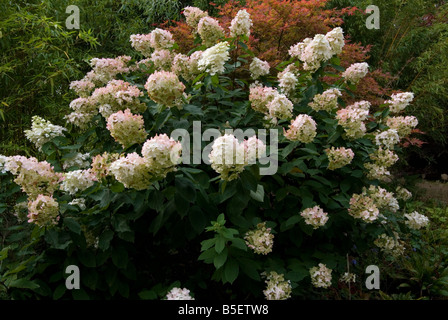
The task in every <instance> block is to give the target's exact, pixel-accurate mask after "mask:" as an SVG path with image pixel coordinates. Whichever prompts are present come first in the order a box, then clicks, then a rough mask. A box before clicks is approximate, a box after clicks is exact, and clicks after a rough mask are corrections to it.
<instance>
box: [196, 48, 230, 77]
mask: <svg viewBox="0 0 448 320" xmlns="http://www.w3.org/2000/svg"><path fill="white" fill-rule="evenodd" d="M229 48H230V46H229V43H228V42H226V41H224V42H219V43H218V44H216V45H214V46H213V47H210V48H208V49H207V50H205V51H204V52H203V53H202V57H201V58H200V59H199V61H198V69H199V70H201V71H206V72H208V73H210V75H212V76H213V75H215V74H221V73H223V72H224V71H225V68H224V65H225V63H226V61H228V60H229V59H230V56H229Z"/></svg>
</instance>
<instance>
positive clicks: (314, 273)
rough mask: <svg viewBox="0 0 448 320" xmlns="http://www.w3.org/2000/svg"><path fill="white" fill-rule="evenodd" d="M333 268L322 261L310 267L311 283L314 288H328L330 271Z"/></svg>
mask: <svg viewBox="0 0 448 320" xmlns="http://www.w3.org/2000/svg"><path fill="white" fill-rule="evenodd" d="M332 271H333V270H331V269H329V268H327V266H326V265H325V264H323V263H319V265H318V266H316V267H312V268H311V269H310V275H311V283H312V284H313V286H315V287H316V288H328V287H330V286H331V279H332V277H331V272H332Z"/></svg>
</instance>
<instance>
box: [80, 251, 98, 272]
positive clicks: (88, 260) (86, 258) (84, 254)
mask: <svg viewBox="0 0 448 320" xmlns="http://www.w3.org/2000/svg"><path fill="white" fill-rule="evenodd" d="M78 258H79V261H81V263H82V264H83V265H85V266H86V267H89V268H94V267H96V259H95V254H94V253H93V252H90V251H80V252H78Z"/></svg>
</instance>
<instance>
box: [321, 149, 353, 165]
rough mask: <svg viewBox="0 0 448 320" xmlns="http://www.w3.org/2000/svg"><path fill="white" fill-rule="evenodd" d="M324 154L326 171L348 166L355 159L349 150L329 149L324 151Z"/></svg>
mask: <svg viewBox="0 0 448 320" xmlns="http://www.w3.org/2000/svg"><path fill="white" fill-rule="evenodd" d="M325 153H326V154H327V157H328V162H329V163H328V169H329V170H336V169H339V168H342V167H344V166H346V165H348V164H350V163H351V162H352V160H353V158H354V157H355V153H354V152H353V150H352V149H350V148H344V147H339V148H335V147H331V149H325Z"/></svg>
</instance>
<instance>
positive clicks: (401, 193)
mask: <svg viewBox="0 0 448 320" xmlns="http://www.w3.org/2000/svg"><path fill="white" fill-rule="evenodd" d="M395 193H396V195H397V198H398V199H400V200H404V201H407V200H409V199H411V198H412V193H411V192H410V191H409V190H408V189H406V188H403V187H401V186H398V187H397V189H396V190H395Z"/></svg>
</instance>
